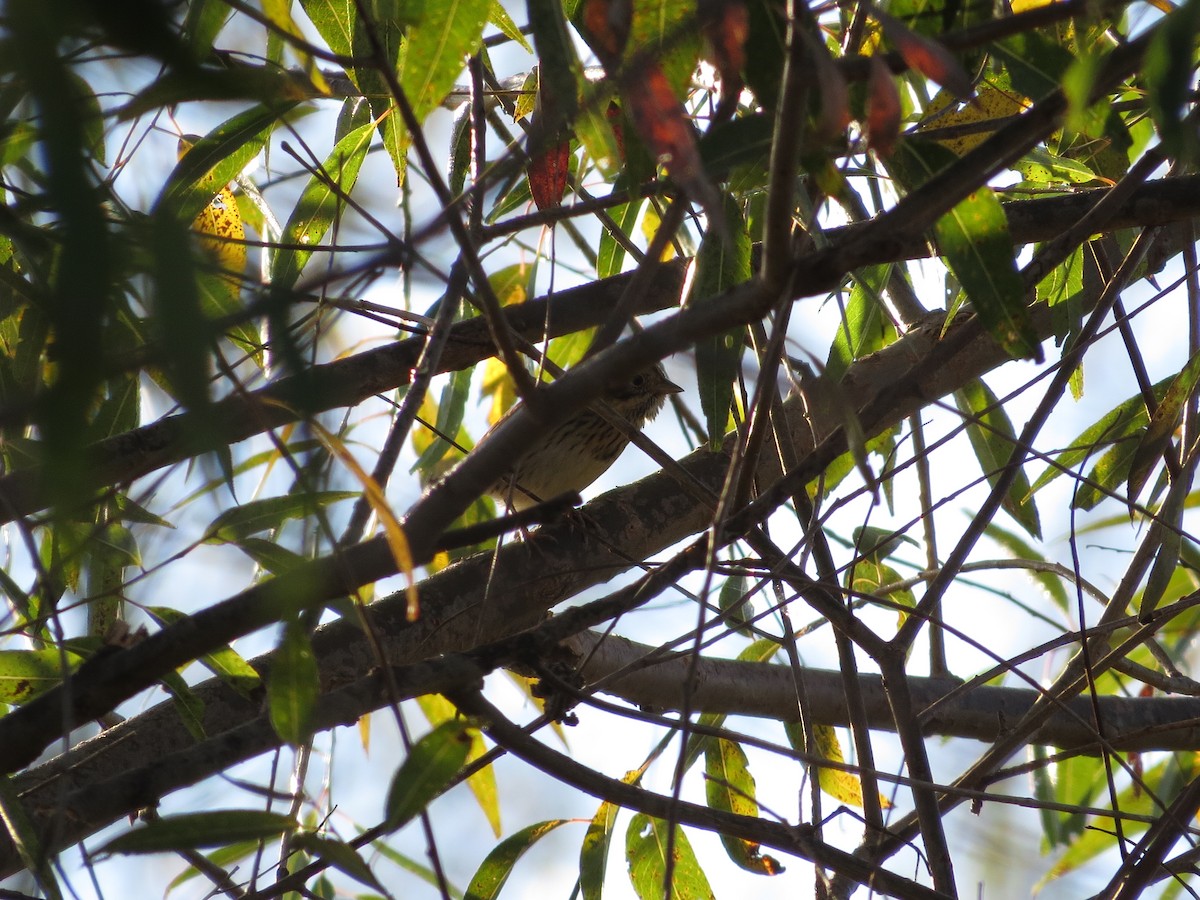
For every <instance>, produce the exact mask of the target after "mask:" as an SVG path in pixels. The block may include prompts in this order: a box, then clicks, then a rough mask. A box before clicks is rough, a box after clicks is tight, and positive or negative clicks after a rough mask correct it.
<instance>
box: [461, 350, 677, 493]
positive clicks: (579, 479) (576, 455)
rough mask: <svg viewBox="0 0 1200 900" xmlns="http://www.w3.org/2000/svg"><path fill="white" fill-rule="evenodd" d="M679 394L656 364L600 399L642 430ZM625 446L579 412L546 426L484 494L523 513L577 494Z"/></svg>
mask: <svg viewBox="0 0 1200 900" xmlns="http://www.w3.org/2000/svg"><path fill="white" fill-rule="evenodd" d="M682 390H683V388H681V387H680V386H679V385H677V384H674V383H673V382H671V381H669V380H668V379H667V373H666V372H664V371H663V367H662V366H661V365H655V366H652V367H651V368H649V369H644V370H642V371H641V372H638V373H637V374H636V375H634V376H633V377H632V378H630V379H629V380H628V381H626V382H625V383H624V384H622V385H621V386H620V387H618V388H616V389H615V390H611V391H608V392H607V393H605V394H604V397H603V399H604V401H605V402H607V403H608V405H609V406H611V407H612V409H613V411H614V412H616V413H617V414H618V415H619V416H621V418H623V419H625V421H627V422H629V424H630V425H632V426H633V427H634V428H641V427H642V426H643V425H645V424H646V421H647V420H648V419H653V418H654V417H655V416H656V415H658V411H659V410H660V409H662V407H663V403H664V401H665V400H666V399H667V394H677V393H679V392H680V391H682ZM513 409H516V407H513ZM512 412H513V410H512V409H510V410H509V411H508V412H506V413H505V414H504V415H503V416H502V417H501V418H500V420H499V421H498V422H497V423H496V424H495V425H493V426H492V427H493V428H497V427H499V425H500V424H501V423H502V422H503V421H504V420H505V419H507V418H508V417H509V416H511V415H512ZM486 437H487V435H484V438H486ZM628 443H629V438H627V437H626V436H625V435H623V434H622V433H621V432H620V431H618V430H617V429H616V428H614V427H613V426H612V425H610V424H609V423H608V422H606V421H605V420H604V418H603V417H602V416H601V415H600V414H599V413H597V412H593V411H592V410H591V409H584V410H581V411H580V412H577V413H576V414H575V415H573V416H571V418H569V419H567V420H566V421H563V422H560V423H559V424H557V425H555V426H554V427H553V428H551V429H550V430H549V431H548V432H547V433H546V435H545V436H544V437H543V438H541V439H540V440H539V441H538V442H537V443H535V444H534V445H533V446H532V447H530V448H529V450H528V451H526V453H525V454H524V455H523V456H522V457H521V458H520V459H518V460H517V463H516V465H515V466H513V468H512V471H511V472H509V473H508V474H507V475H505V476H504V477H503V478H501V479H500V480H499V481H497V482H496V483H495V484H493V485H492V487H491V488H490V489H489V490H488V493H489V494H491V495H492V496H493V497H495V498H496V499H497V500H499V501H501V502H502V503H507V504H508V505H509V506H511V507H512V508H513V509H516V510H522V509H525V508H527V507H530V506H533V505H534V504H535V503H538V502H540V501H542V500H549V499H550V498H551V497H555V496H557V495H558V494H561V493H563V492H565V491H581V490H583V489H584V488H585V487H587V486H588V485H589V484H591V483H592V482H593V481H595V480H596V479H597V478H599V477H600V476H601V475H602V474H604V471H605V470H606V469H607V468H608V467H609V466H611V465H612V464H613V462H614V461H615V460H616V458H617V457H618V456H620V455H621V451H622V450H624V449H625V445H626V444H628Z"/></svg>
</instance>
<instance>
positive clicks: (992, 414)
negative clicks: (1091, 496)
mask: <svg viewBox="0 0 1200 900" xmlns="http://www.w3.org/2000/svg"><path fill="white" fill-rule="evenodd" d="M954 401H955V403H956V404H957V405H958V408H959V409H960V410H962V411H963V413H964V414H965V415H966V416H968V417H969V418H967V420H966V429H967V437H968V438H969V439H970V441H971V447H972V449H973V450H974V451H975V458H976V459H978V460H979V466H980V468H981V469H982V470H983V474H984V475H986V476H987V480H988V484H991V485H994V484H995V483H996V481H997V479H999V477H1000V475H1001V474H1002V472H1003V471H1004V469H1005V468H1006V467H1007V465H1008V461H1009V459H1010V458H1011V457H1012V452H1013V448H1014V447H1015V446H1016V441H1017V435H1016V432H1015V431H1014V430H1013V426H1012V422H1011V421H1010V420H1009V418H1008V414H1007V413H1006V412H1005V411H1004V407H1003V405H1001V403H1000V401H999V400H998V399H997V398H996V395H995V394H993V393H992V391H991V389H990V388H989V387H988V386H987V385H986V384H984V383H983V382H982V381H980V380H978V379H976V380H975V381H972V382H970V383H969V384H967V385H966V386H964V387H962V388H960V389H959V390H957V391H955V393H954ZM1001 506H1003V508H1004V511H1005V512H1007V513H1008V514H1009V515H1010V516H1012V517H1013V519H1014V520H1016V522H1017V524H1018V525H1020V526H1021V527H1022V528H1024V529H1025V530H1026V531H1027V532H1029V534H1030V535H1032V536H1033V537H1035V538H1038V539H1039V540H1040V539H1041V536H1042V526H1041V522H1040V521H1039V519H1038V513H1037V507H1036V506H1035V505H1034V503H1033V497H1032V493H1031V490H1030V487H1029V479H1028V478H1026V477H1025V472H1024V469H1021V470H1019V471H1018V472H1017V477H1016V478H1015V479H1013V483H1012V485H1011V486H1010V487H1009V489H1008V493H1007V494H1005V496H1004V499H1003V500H1002V501H1001Z"/></svg>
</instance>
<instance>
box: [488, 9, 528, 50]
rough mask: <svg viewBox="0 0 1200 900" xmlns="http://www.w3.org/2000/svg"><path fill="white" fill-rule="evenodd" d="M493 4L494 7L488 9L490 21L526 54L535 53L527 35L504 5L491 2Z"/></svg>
mask: <svg viewBox="0 0 1200 900" xmlns="http://www.w3.org/2000/svg"><path fill="white" fill-rule="evenodd" d="M491 3H492V5H491V7H490V8H489V9H488V21H489V22H491V23H492V24H493V25H495V26H496V28H497V29H498V30H499V31H500V33H501V34H503V35H504V36H505V37H506V38H508V39H509V40H510V41H515V42H516V43H517V45H518V46H519V47H520V48H521V49H522V50H524V51H525V52H526V53H533V46H532V45H531V44H530V43H529V41H528V40H526V39H525V35H523V34H522V33H521V29H520V28H518V27H517V23H516V22H514V21H513V20H512V16H510V15H509V14H508V10H506V9H505V8H504V4H503V3H501V2H500V0H491Z"/></svg>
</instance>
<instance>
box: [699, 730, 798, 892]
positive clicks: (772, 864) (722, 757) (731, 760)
mask: <svg viewBox="0 0 1200 900" xmlns="http://www.w3.org/2000/svg"><path fill="white" fill-rule="evenodd" d="M704 775H705V780H704V789H705V793H706V796H707V799H708V805H709V806H710V807H712V808H713V809H715V810H719V811H721V812H728V813H734V814H736V815H739V816H753V817H755V818H757V817H758V801H757V800H756V799H755V797H756V792H755V786H754V776H752V775H751V774H750V767H749V760H747V758H746V752H745V751H744V750H743V749H742V747H741V745H740V744H737V743H735V742H734V741H727V740H725V739H724V738H717V739H716V740H715V741H709V742H708V745H707V746H706V748H705V752H704ZM721 843H722V844H723V845H724V846H725V852H726V853H727V854H728V855H729V858H730V859H731V860H733V862H734V863H735V864H736V865H737V866H738V867H739V868H742V869H745V870H746V871H748V872H756V873H758V874H760V875H778V874H779V873H780V872H782V871H783V867H782V866H780V865H779V862H778V861H777V860H775V859H773V858H772V857H770V856H763V855H762V853H761V847H760V845H759V844H756V843H754V842H752V841H747V840H743V839H742V838H736V837H732V836H730V835H727V834H722V835H721Z"/></svg>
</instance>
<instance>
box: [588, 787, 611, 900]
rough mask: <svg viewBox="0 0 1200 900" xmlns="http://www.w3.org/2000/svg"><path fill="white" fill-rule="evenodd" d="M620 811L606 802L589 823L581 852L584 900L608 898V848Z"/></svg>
mask: <svg viewBox="0 0 1200 900" xmlns="http://www.w3.org/2000/svg"><path fill="white" fill-rule="evenodd" d="M620 811H621V810H620V807H618V806H617V805H616V804H614V803H609V802H608V801H607V800H606V801H604V802H603V803H601V804H600V808H599V809H598V810H596V814H595V815H594V816H592V821H591V822H589V823H588V829H587V834H585V835H584V836H583V846H581V847H580V848H579V889H580V891H581V892H582V894H583V900H602V898H603V897H604V876H605V873H607V871H608V848H609V847H611V846H612V838H613V829H614V827H615V826H616V824H617V813H618V812H620Z"/></svg>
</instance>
